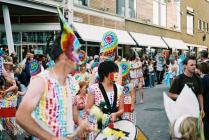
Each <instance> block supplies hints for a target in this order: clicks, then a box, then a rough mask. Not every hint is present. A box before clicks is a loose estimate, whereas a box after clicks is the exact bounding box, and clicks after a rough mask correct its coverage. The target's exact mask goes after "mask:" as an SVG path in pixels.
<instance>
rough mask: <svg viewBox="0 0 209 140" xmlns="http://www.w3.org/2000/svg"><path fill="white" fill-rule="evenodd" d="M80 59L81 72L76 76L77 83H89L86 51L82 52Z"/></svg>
mask: <svg viewBox="0 0 209 140" xmlns="http://www.w3.org/2000/svg"><path fill="white" fill-rule="evenodd" d="M79 59H80V71H79V72H78V73H76V74H75V76H74V77H75V79H76V80H77V81H89V79H90V74H89V73H88V72H87V70H86V64H87V54H86V52H85V51H83V50H81V51H80V54H79Z"/></svg>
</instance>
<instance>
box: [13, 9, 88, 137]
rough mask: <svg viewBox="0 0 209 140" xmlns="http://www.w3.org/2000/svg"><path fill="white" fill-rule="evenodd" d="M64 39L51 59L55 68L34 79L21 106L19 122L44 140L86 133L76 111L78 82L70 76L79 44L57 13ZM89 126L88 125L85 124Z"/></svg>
mask: <svg viewBox="0 0 209 140" xmlns="http://www.w3.org/2000/svg"><path fill="white" fill-rule="evenodd" d="M58 14H59V18H60V23H61V35H60V36H59V37H57V38H56V40H55V42H54V45H53V48H52V50H51V53H50V56H51V58H52V59H53V60H54V62H55V65H54V66H53V67H52V68H51V69H49V70H45V71H44V72H41V73H40V74H38V75H36V76H34V77H33V79H32V80H31V83H30V85H29V87H28V90H27V93H26V95H25V97H24V98H23V101H22V103H21V104H20V107H19V110H18V111H17V114H16V117H17V122H18V123H19V124H20V126H22V127H23V128H24V129H25V130H26V131H27V132H29V133H30V134H31V135H33V136H35V137H36V138H38V139H41V140H67V139H68V140H69V139H72V138H73V137H74V136H76V135H78V133H79V132H81V131H83V130H84V127H85V126H86V125H84V126H80V127H78V129H77V130H76V132H74V122H77V123H78V124H80V121H81V120H80V119H79V118H78V117H77V116H79V115H78V111H77V110H76V109H75V108H76V107H73V96H74V95H75V93H74V92H75V87H76V85H74V84H75V83H76V82H75V81H74V79H73V78H72V77H70V76H69V74H70V73H71V72H73V71H74V70H75V69H76V65H77V64H78V63H79V57H78V55H79V51H80V43H79V41H78V39H77V37H76V36H75V34H74V33H73V30H72V29H71V28H70V26H69V25H68V24H67V22H66V21H65V19H64V17H63V15H62V14H61V11H60V10H59V9H58ZM84 124H86V123H84Z"/></svg>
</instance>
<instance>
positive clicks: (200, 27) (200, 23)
mask: <svg viewBox="0 0 209 140" xmlns="http://www.w3.org/2000/svg"><path fill="white" fill-rule="evenodd" d="M198 29H199V30H201V29H202V21H201V20H200V19H199V20H198Z"/></svg>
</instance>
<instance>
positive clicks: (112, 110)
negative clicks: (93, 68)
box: [99, 83, 117, 113]
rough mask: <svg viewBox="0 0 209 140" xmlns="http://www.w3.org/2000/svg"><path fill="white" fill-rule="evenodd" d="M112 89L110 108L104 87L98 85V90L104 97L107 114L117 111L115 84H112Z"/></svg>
mask: <svg viewBox="0 0 209 140" xmlns="http://www.w3.org/2000/svg"><path fill="white" fill-rule="evenodd" d="M113 88H114V102H113V106H112V107H111V105H110V102H109V99H108V97H107V93H106V91H105V89H104V86H103V85H102V84H101V83H99V89H100V90H101V92H102V95H103V97H104V100H105V103H106V105H107V108H108V113H113V112H116V111H117V109H116V105H117V87H116V85H115V84H113Z"/></svg>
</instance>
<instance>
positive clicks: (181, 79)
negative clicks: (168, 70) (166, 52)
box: [169, 73, 203, 96]
mask: <svg viewBox="0 0 209 140" xmlns="http://www.w3.org/2000/svg"><path fill="white" fill-rule="evenodd" d="M185 84H187V85H188V86H189V87H190V88H191V89H192V91H193V92H194V93H195V95H196V96H198V95H199V94H202V92H203V89H202V84H201V80H200V78H199V77H197V76H196V75H193V76H192V77H188V76H186V75H185V74H184V73H183V74H180V75H178V76H177V77H176V78H175V79H174V80H173V82H172V84H171V87H170V90H169V92H170V93H175V94H178V95H179V94H180V93H181V91H182V89H183V88H184V85H185Z"/></svg>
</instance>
